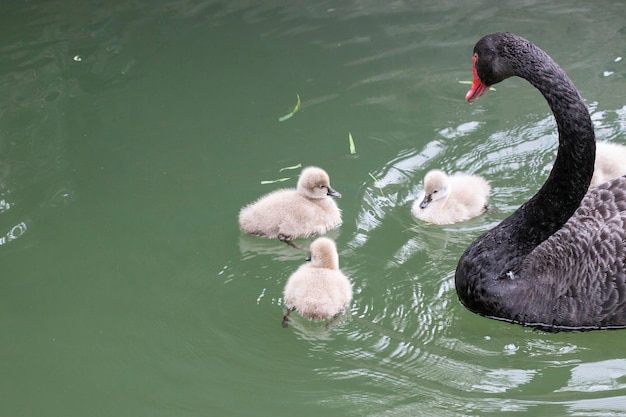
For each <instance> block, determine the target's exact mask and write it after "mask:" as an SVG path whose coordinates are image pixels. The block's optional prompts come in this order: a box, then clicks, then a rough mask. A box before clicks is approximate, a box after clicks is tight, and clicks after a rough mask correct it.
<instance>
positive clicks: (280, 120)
mask: <svg viewBox="0 0 626 417" xmlns="http://www.w3.org/2000/svg"><path fill="white" fill-rule="evenodd" d="M296 97H298V102H297V103H296V106H295V107H294V108H293V110H292V111H291V113H289V114H286V115H284V116H281V117H279V118H278V121H279V122H284V121H285V120H288V119H291V118H292V117H293V115H294V114H296V112H297V111H298V110H299V109H300V95H299V94H296Z"/></svg>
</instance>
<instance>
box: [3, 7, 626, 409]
mask: <svg viewBox="0 0 626 417" xmlns="http://www.w3.org/2000/svg"><path fill="white" fill-rule="evenodd" d="M625 22H626V5H624V4H623V2H619V1H615V2H610V1H598V2H588V1H578V0H576V1H571V2H567V3H565V2H562V4H559V3H558V2H557V3H554V2H552V3H547V2H535V1H516V2H501V1H486V0H484V1H479V0H472V1H469V2H464V3H459V2H456V1H441V0H440V1H437V2H421V1H413V2H411V1H408V2H381V3H380V4H376V3H375V2H374V3H372V2H365V1H354V2H331V1H326V2H304V1H273V2H243V1H242V2H214V1H205V2H201V1H184V0H183V1H165V0H155V1H147V0H145V1H144V0H137V1H133V2H113V1H109V2H107V1H87V2H78V1H74V2H72V1H30V2H26V1H5V2H4V3H3V4H2V5H1V6H0V34H1V36H0V271H1V272H0V416H7V417H25V416H47V417H49V416H63V417H72V416H81V417H83V416H91V417H97V416H133V417H139V416H150V417H154V416H265V415H268V416H269V415H272V416H293V415H297V416H319V415H332V416H487V415H498V416H501V415H528V416H621V415H623V414H624V413H625V412H626V353H625V346H626V332H624V331H614V332H595V333H582V334H581V333H572V334H566V333H564V334H545V333H541V332H536V331H532V330H528V329H524V328H522V327H519V326H513V325H509V324H504V323H500V322H496V321H492V320H488V319H484V318H481V317H478V316H476V315H473V314H472V313H470V312H468V311H466V310H465V309H463V308H462V307H461V306H460V305H459V303H458V301H457V298H456V294H455V291H454V284H453V279H454V278H453V276H454V268H455V266H456V262H457V260H458V258H459V256H460V254H461V253H462V251H463V250H464V249H465V248H466V247H467V245H468V244H469V243H470V242H471V241H472V239H473V238H474V237H475V236H477V235H478V234H480V233H481V232H482V231H484V230H487V229H489V228H490V227H492V226H493V225H495V224H496V223H497V222H499V221H500V220H501V219H503V218H504V217H506V215H508V214H509V213H511V212H512V211H513V210H514V209H515V208H516V207H517V206H519V204H521V203H522V202H523V201H525V200H526V199H528V198H529V197H530V196H532V195H533V193H534V192H535V191H536V190H537V189H538V188H539V186H540V185H541V184H542V182H543V181H544V180H545V177H546V175H547V169H548V168H549V166H550V164H551V162H552V160H553V157H554V152H555V148H556V142H555V138H556V129H555V126H554V124H553V121H552V118H551V116H550V113H549V110H548V108H547V106H546V105H545V103H544V102H543V99H542V97H541V96H540V94H539V93H537V92H536V91H535V90H533V89H532V88H531V87H530V86H529V85H528V84H527V83H525V82H523V81H521V80H510V81H507V82H506V83H504V84H502V85H499V86H497V91H495V92H490V93H489V94H488V95H487V96H486V97H484V98H482V99H481V100H480V101H479V102H477V103H476V104H474V105H472V106H470V105H468V104H467V103H466V102H465V101H464V100H463V98H464V95H465V92H466V91H467V89H468V86H467V85H464V84H461V83H459V82H458V81H464V80H470V79H471V76H472V74H471V51H472V47H473V45H474V43H475V42H476V40H478V39H479V38H480V36H482V35H483V34H485V33H488V32H492V31H500V30H509V31H513V32H516V33H518V34H520V35H523V36H525V37H527V38H529V39H531V40H533V41H534V42H536V43H537V44H539V45H540V46H541V47H542V48H543V49H545V50H546V51H548V53H550V54H551V55H552V56H553V57H554V58H555V59H556V60H557V61H558V62H559V63H560V64H561V66H562V67H563V68H564V69H565V70H566V71H567V72H568V73H569V75H570V76H571V77H572V78H573V80H574V81H575V83H576V84H577V86H578V87H579V89H580V91H581V93H582V94H583V96H584V97H585V98H586V100H587V101H588V103H589V105H590V109H591V111H592V116H593V119H594V122H595V124H596V128H597V136H598V138H599V139H602V140H609V141H613V142H617V143H624V144H626V104H625V102H624V100H625V98H624V97H626V94H625V93H626V84H625V78H626V67H625V66H624V65H626V60H623V59H622V58H623V54H624V53H625V48H624V46H625V45H626V23H625ZM297 95H299V96H300V97H301V99H302V104H301V107H300V109H299V111H298V112H297V113H296V114H295V115H294V116H293V117H292V118H291V119H289V120H286V121H283V122H279V121H278V119H279V117H280V116H283V115H285V114H287V113H289V112H290V111H291V110H292V109H293V106H294V105H295V103H296V96H297ZM349 133H351V134H352V136H353V138H354V142H355V145H356V154H355V155H351V154H350V149H349V142H348V134H349ZM297 164H303V165H319V166H321V167H323V168H325V169H326V170H327V171H328V172H329V173H330V176H331V182H332V185H333V187H334V188H336V189H337V190H338V191H340V192H341V193H342V194H343V198H342V199H341V200H339V201H338V202H339V205H340V207H341V209H342V210H343V220H344V223H343V225H342V226H341V228H340V229H338V230H336V231H334V232H333V233H331V236H332V237H333V238H335V239H336V241H337V245H338V248H339V254H340V263H341V267H342V270H343V271H344V272H345V273H346V275H348V276H349V277H350V278H351V280H352V282H353V283H354V289H355V296H354V300H353V302H352V304H351V307H350V310H349V311H348V313H347V314H346V315H345V316H344V317H343V318H342V319H341V320H340V321H339V322H338V323H336V324H335V326H334V327H333V328H331V330H330V331H326V330H325V329H324V326H323V325H320V324H318V323H311V322H308V321H306V320H304V319H302V318H298V317H297V316H295V317H294V318H293V323H292V325H291V326H290V327H289V328H287V329H284V328H282V327H281V325H280V323H281V318H282V314H283V313H284V306H283V304H282V289H283V286H284V284H285V282H286V279H287V278H288V277H289V275H290V274H291V273H292V272H293V271H294V270H295V269H296V268H297V267H298V266H299V265H300V264H301V263H302V262H304V254H303V253H300V252H297V251H294V250H293V249H291V248H289V247H286V246H285V245H283V244H280V243H279V242H273V241H269V240H263V239H258V238H256V239H255V238H252V237H248V236H242V235H241V233H240V232H239V230H238V226H237V213H238V211H239V209H240V208H241V207H242V206H243V205H245V204H247V203H249V202H250V201H252V200H254V199H256V198H257V197H259V196H260V195H261V194H263V193H266V192H268V191H271V190H273V189H275V188H278V187H280V186H288V187H291V186H294V185H295V181H296V177H297V171H289V170H288V171H283V172H279V170H280V169H281V168H283V167H287V166H292V165H297ZM433 168H441V169H445V170H448V171H466V172H473V173H478V174H481V175H483V176H485V177H486V178H487V179H488V180H489V181H490V182H491V185H492V197H491V202H492V206H493V208H494V210H493V211H492V212H490V213H488V214H486V215H484V216H481V217H478V218H476V219H473V220H471V221H469V222H466V223H462V224H458V225H454V226H446V227H440V226H428V225H423V224H419V223H418V222H416V221H414V220H413V219H412V217H411V215H410V206H411V204H412V202H413V200H414V199H415V196H416V195H417V193H418V192H419V190H420V189H421V180H422V178H423V175H424V174H425V173H426V172H427V171H428V170H430V169H433ZM282 177H290V180H287V181H285V182H283V183H280V184H274V185H262V184H261V183H260V182H261V181H262V180H274V179H277V178H282ZM374 179H375V180H374ZM301 243H303V244H306V243H307V241H303V242H301Z"/></svg>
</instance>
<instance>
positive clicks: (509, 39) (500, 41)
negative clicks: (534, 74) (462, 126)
mask: <svg viewBox="0 0 626 417" xmlns="http://www.w3.org/2000/svg"><path fill="white" fill-rule="evenodd" d="M532 49H535V47H534V45H533V44H532V43H530V42H529V41H527V40H526V39H524V38H521V37H519V36H517V35H514V34H512V33H508V32H504V33H492V34H490V35H487V36H485V37H483V38H482V39H480V40H479V41H478V42H477V43H476V45H475V46H474V56H473V58H472V71H473V73H474V81H473V83H472V88H470V90H469V91H468V92H467V94H466V95H465V100H467V101H469V102H470V103H472V102H473V101H474V100H476V99H477V98H478V97H480V96H482V95H483V94H485V93H486V92H487V91H489V87H491V86H492V85H494V84H497V83H499V82H500V81H502V80H504V79H506V78H509V77H511V76H513V75H516V74H517V72H516V71H517V70H518V69H519V68H521V67H522V66H521V64H520V60H519V57H520V56H523V55H525V54H527V53H528V52H529V51H531V50H532Z"/></svg>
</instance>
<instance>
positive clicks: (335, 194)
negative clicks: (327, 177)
mask: <svg viewBox="0 0 626 417" xmlns="http://www.w3.org/2000/svg"><path fill="white" fill-rule="evenodd" d="M326 188H327V189H328V195H329V196H331V197H337V198H341V193H340V192H339V191H335V190H334V189H333V187H331V186H330V185H329V186H328V187H326Z"/></svg>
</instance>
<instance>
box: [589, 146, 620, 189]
mask: <svg viewBox="0 0 626 417" xmlns="http://www.w3.org/2000/svg"><path fill="white" fill-rule="evenodd" d="M625 174H626V146H624V145H618V144H617V143H611V142H596V161H595V164H594V169H593V177H591V184H590V185H589V189H590V190H591V189H592V188H596V187H597V186H598V185H600V184H602V183H605V182H609V181H611V180H612V179H615V178H617V177H621V176H623V175H625Z"/></svg>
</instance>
